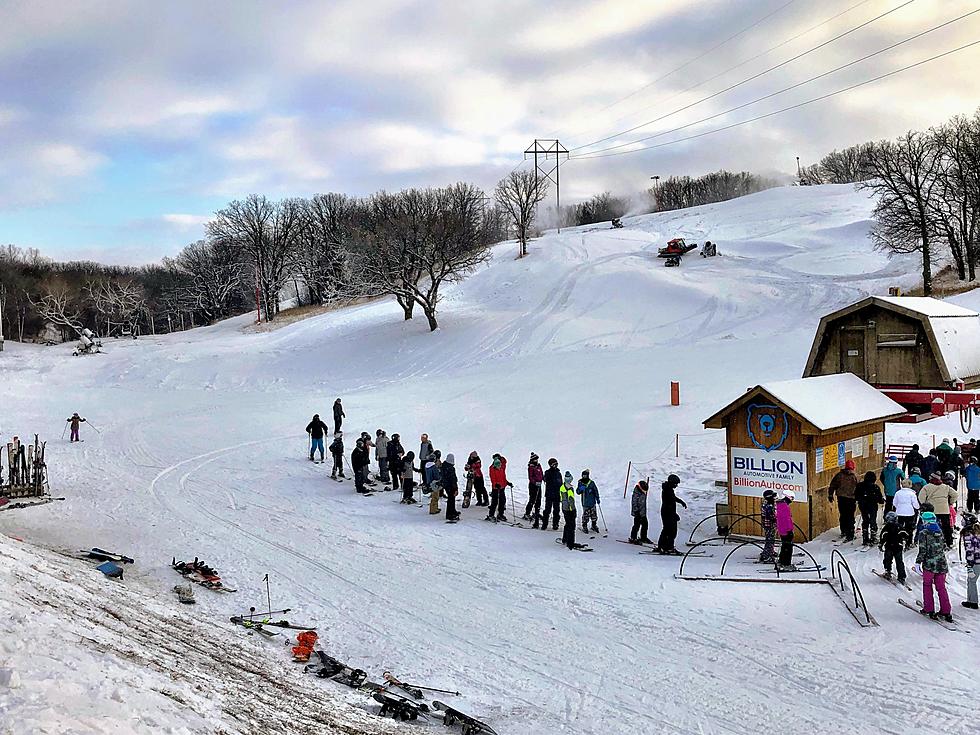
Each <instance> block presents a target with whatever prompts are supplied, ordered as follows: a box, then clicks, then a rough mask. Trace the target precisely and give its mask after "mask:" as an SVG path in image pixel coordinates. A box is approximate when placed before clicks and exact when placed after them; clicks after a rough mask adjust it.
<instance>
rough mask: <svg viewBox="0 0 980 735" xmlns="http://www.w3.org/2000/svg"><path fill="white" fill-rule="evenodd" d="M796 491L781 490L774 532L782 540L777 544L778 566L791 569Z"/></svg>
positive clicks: (782, 568)
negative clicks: (781, 495)
mask: <svg viewBox="0 0 980 735" xmlns="http://www.w3.org/2000/svg"><path fill="white" fill-rule="evenodd" d="M795 499H796V493H794V492H793V491H792V490H783V497H782V498H781V499H780V501H779V502H778V503H776V532H777V533H778V534H779V539H780V541H781V542H782V543H781V544H780V546H779V568H780V569H781V570H790V569H793V509H792V507H791V506H792V505H793V501H794V500H795Z"/></svg>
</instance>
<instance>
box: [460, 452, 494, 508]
mask: <svg viewBox="0 0 980 735" xmlns="http://www.w3.org/2000/svg"><path fill="white" fill-rule="evenodd" d="M464 469H465V470H466V485H467V487H469V485H470V482H472V483H473V490H474V491H475V492H476V504H477V506H479V507H486V506H488V505H490V499H489V498H488V497H487V485H486V482H485V481H484V479H483V462H482V461H481V460H480V455H479V454H477V452H476V450H475V449H474V450H473V451H472V452H470V456H469V458H468V459H467V460H466V467H465V468H464ZM464 502H465V501H464Z"/></svg>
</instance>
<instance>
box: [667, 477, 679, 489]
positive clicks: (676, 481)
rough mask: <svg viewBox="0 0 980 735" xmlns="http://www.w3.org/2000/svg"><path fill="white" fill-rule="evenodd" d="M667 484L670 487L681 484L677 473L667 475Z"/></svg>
mask: <svg viewBox="0 0 980 735" xmlns="http://www.w3.org/2000/svg"><path fill="white" fill-rule="evenodd" d="M667 484H668V485H670V486H671V487H677V486H678V485H680V484H681V478H679V477H678V476H677V475H668V476H667Z"/></svg>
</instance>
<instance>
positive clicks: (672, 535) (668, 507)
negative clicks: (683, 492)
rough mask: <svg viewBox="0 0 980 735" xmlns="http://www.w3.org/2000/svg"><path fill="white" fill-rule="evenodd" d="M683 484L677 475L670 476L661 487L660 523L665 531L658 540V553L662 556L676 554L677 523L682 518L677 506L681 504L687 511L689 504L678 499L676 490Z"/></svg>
mask: <svg viewBox="0 0 980 735" xmlns="http://www.w3.org/2000/svg"><path fill="white" fill-rule="evenodd" d="M680 484H681V478H679V477H678V476H677V475H668V477H667V480H666V482H664V483H663V484H662V485H661V486H660V522H661V523H662V524H663V529H662V530H661V531H660V538H659V539H658V540H657V551H659V552H660V553H661V554H676V553H678V551H677V549H675V548H674V541H675V540H676V538H677V523H678V521H680V519H681V517H680V516H679V515H677V504H678V503H680V504H681V505H683V506H684V510H687V503H685V502H684V501H683V500H681V499H680V498H678V497H677V494H676V493H675V490H676V489H677V487H678V485H680Z"/></svg>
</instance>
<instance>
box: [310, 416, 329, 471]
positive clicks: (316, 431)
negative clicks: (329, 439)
mask: <svg viewBox="0 0 980 735" xmlns="http://www.w3.org/2000/svg"><path fill="white" fill-rule="evenodd" d="M326 430H327V425H326V424H325V423H323V422H322V421H320V414H318V413H315V414H313V420H312V421H311V422H310V423H309V424H307V425H306V433H307V434H309V435H310V461H311V462H312V461H313V453H314V452H315V451H316V450H317V449H319V450H320V461H321V462H322V461H323V434H324V432H325V431H326Z"/></svg>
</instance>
